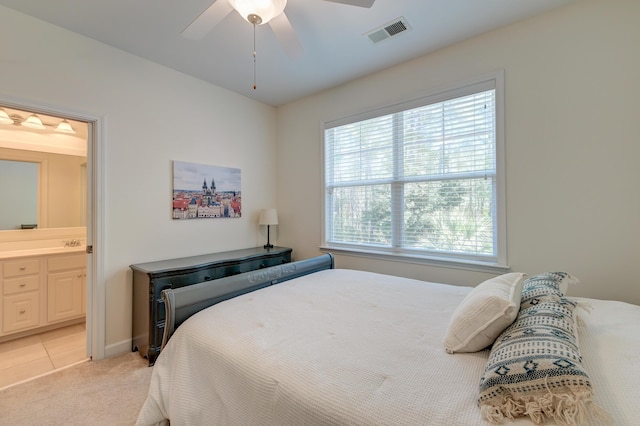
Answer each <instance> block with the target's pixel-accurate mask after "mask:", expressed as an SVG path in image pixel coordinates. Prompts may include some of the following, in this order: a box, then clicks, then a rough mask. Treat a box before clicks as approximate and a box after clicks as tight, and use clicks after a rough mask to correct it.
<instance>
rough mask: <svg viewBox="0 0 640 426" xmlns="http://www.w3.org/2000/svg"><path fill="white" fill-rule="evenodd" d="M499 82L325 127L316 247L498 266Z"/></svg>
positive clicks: (496, 78) (501, 252)
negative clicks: (320, 235)
mask: <svg viewBox="0 0 640 426" xmlns="http://www.w3.org/2000/svg"><path fill="white" fill-rule="evenodd" d="M501 92H502V74H501V73H500V74H496V75H492V76H491V78H488V79H485V80H481V81H476V82H474V83H472V84H467V85H465V86H463V87H461V88H457V89H453V90H449V91H446V92H442V93H438V94H434V95H431V96H427V97H424V98H421V99H418V100H415V101H411V102H406V103H403V104H400V105H394V106H393V107H390V108H386V109H384V110H378V111H376V112H372V113H369V114H362V115H359V116H357V117H350V118H347V119H344V120H337V121H334V122H330V123H325V131H324V191H325V216H324V218H325V229H324V239H325V241H324V246H326V247H329V248H333V249H344V250H350V251H360V252H372V253H378V254H389V255H396V256H397V255H400V256H409V257H412V258H425V259H433V260H441V261H447V262H450V261H453V262H458V263H460V262H461V263H465V264H467V263H474V264H480V265H490V266H505V265H506V259H505V244H504V241H505V238H504V228H505V226H504V222H505V220H504V207H503V205H504V194H503V192H504V184H503V180H504V177H503V168H502V167H501V162H502V157H503V149H502V145H503V144H502V142H501V140H502V130H501V126H502V123H501V122H502V113H501V111H502V106H501V102H502V101H501V99H502V93H501Z"/></svg>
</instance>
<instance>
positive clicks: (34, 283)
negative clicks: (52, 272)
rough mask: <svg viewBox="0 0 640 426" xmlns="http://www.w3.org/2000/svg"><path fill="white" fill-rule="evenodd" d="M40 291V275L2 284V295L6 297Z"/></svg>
mask: <svg viewBox="0 0 640 426" xmlns="http://www.w3.org/2000/svg"><path fill="white" fill-rule="evenodd" d="M38 289H40V276H39V275H30V276H26V277H19V278H10V279H5V280H4V282H3V283H2V294H3V295H5V296H8V295H10V294H16V293H22V292H25V291H34V290H38Z"/></svg>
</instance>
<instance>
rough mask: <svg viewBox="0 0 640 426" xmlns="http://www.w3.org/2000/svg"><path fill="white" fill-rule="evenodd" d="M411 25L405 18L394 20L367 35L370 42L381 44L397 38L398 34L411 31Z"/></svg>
mask: <svg viewBox="0 0 640 426" xmlns="http://www.w3.org/2000/svg"><path fill="white" fill-rule="evenodd" d="M409 29H410V27H409V24H408V23H407V20H406V19H404V18H403V17H400V18H398V19H394V20H393V21H391V22H387V23H386V24H384V25H383V26H381V27H379V28H376V29H375V30H372V31H369V32H368V33H365V35H366V36H367V37H369V40H371V42H373V43H379V42H381V41H382V40H386V39H388V38H389V37H394V36H397V35H398V34H400V33H402V32H405V31H407V30H409Z"/></svg>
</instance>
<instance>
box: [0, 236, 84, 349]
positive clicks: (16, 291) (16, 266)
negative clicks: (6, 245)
mask: <svg viewBox="0 0 640 426" xmlns="http://www.w3.org/2000/svg"><path fill="white" fill-rule="evenodd" d="M86 261H87V255H86V254H85V250H84V247H81V246H78V247H65V248H62V249H57V250H52V249H37V250H20V251H15V252H0V313H1V314H0V342H2V341H6V340H11V339H14V338H18V337H22V336H26V335H29V334H34V333H38V332H41V331H45V330H50V329H53V328H58V327H63V326H67V325H69V324H73V323H76V322H84V320H85V312H86V302H85V299H86V296H85V295H86V293H85V292H86V284H85V283H86Z"/></svg>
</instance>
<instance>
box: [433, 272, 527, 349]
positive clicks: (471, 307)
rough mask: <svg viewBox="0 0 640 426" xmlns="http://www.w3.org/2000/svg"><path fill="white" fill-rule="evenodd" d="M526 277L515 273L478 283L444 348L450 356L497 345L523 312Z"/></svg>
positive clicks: (455, 316) (451, 327)
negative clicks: (501, 334) (495, 343)
mask: <svg viewBox="0 0 640 426" xmlns="http://www.w3.org/2000/svg"><path fill="white" fill-rule="evenodd" d="M525 277H526V274H523V273H520V272H512V273H509V274H504V275H500V276H497V277H495V278H491V279H489V280H487V281H485V282H483V283H481V284H478V286H476V287H475V288H474V289H473V290H471V292H470V293H469V294H467V296H466V297H465V298H464V300H463V301H462V302H461V303H460V304H459V305H458V307H457V308H456V310H455V311H454V312H453V316H452V317H451V322H450V323H449V328H448V330H447V336H446V337H445V339H444V347H445V349H446V351H447V352H448V353H454V352H477V351H480V350H482V349H485V348H486V347H487V346H489V345H491V344H493V342H494V341H495V340H496V337H498V335H499V334H500V333H502V331H504V329H505V328H507V327H508V326H510V325H511V324H512V323H513V321H514V320H515V319H516V316H517V315H518V311H519V310H520V298H521V297H522V283H523V281H524V279H525Z"/></svg>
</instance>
